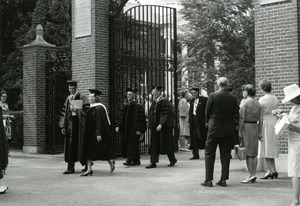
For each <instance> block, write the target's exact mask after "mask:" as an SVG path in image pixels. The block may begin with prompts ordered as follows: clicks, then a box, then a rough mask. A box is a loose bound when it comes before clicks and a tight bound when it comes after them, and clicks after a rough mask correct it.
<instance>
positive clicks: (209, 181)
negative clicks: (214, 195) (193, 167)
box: [201, 180, 213, 187]
mask: <svg viewBox="0 0 300 206" xmlns="http://www.w3.org/2000/svg"><path fill="white" fill-rule="evenodd" d="M201 185H202V186H204V187H212V186H213V184H212V181H211V180H205V181H204V182H202V183H201Z"/></svg>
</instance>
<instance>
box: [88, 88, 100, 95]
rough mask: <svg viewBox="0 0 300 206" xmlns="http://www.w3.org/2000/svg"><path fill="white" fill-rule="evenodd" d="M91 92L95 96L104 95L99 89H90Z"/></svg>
mask: <svg viewBox="0 0 300 206" xmlns="http://www.w3.org/2000/svg"><path fill="white" fill-rule="evenodd" d="M89 91H90V92H91V93H92V94H95V95H101V94H103V93H102V92H101V91H100V90H98V89H89Z"/></svg>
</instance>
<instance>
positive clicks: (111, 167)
mask: <svg viewBox="0 0 300 206" xmlns="http://www.w3.org/2000/svg"><path fill="white" fill-rule="evenodd" d="M115 164H116V163H115V161H112V160H110V161H109V165H110V173H112V172H113V171H114V170H115Z"/></svg>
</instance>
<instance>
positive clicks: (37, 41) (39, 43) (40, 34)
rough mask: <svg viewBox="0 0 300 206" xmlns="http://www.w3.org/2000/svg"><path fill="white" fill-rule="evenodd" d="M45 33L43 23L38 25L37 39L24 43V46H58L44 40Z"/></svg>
mask: <svg viewBox="0 0 300 206" xmlns="http://www.w3.org/2000/svg"><path fill="white" fill-rule="evenodd" d="M43 33H44V32H43V26H42V25H41V24H39V25H37V26H36V37H35V40H34V41H33V42H31V43H30V44H26V45H24V46H23V47H31V46H44V47H56V46H55V45H54V44H50V43H48V42H46V41H45V40H44V37H43Z"/></svg>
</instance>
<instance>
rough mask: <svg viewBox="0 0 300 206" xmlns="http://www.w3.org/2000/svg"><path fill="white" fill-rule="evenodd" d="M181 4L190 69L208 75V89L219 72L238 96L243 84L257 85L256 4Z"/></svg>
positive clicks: (190, 0) (218, 0)
mask: <svg viewBox="0 0 300 206" xmlns="http://www.w3.org/2000/svg"><path fill="white" fill-rule="evenodd" d="M182 5H183V7H184V8H183V9H182V10H181V13H182V15H183V18H184V19H185V20H187V21H188V24H187V26H186V32H185V33H184V35H182V36H180V40H181V41H182V42H183V43H184V44H186V45H187V47H188V55H189V57H190V58H189V61H188V62H187V66H188V67H191V68H194V72H195V71H196V73H198V74H199V73H202V72H204V73H205V74H206V82H205V83H206V86H208V85H209V84H210V85H213V82H214V80H215V78H214V75H215V74H216V73H218V74H219V75H220V76H225V77H227V78H228V79H229V81H230V83H231V86H232V87H233V89H234V90H236V91H235V92H236V93H237V94H238V95H239V93H240V92H239V91H240V87H241V86H242V84H246V83H251V84H253V83H254V17H253V12H254V11H253V2H252V1H251V0H185V1H183V2H182ZM216 62H220V64H219V66H218V67H219V68H218V69H219V70H216ZM241 74H242V75H241ZM198 76H199V75H198ZM198 81H200V80H198ZM208 89H209V88H208Z"/></svg>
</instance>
